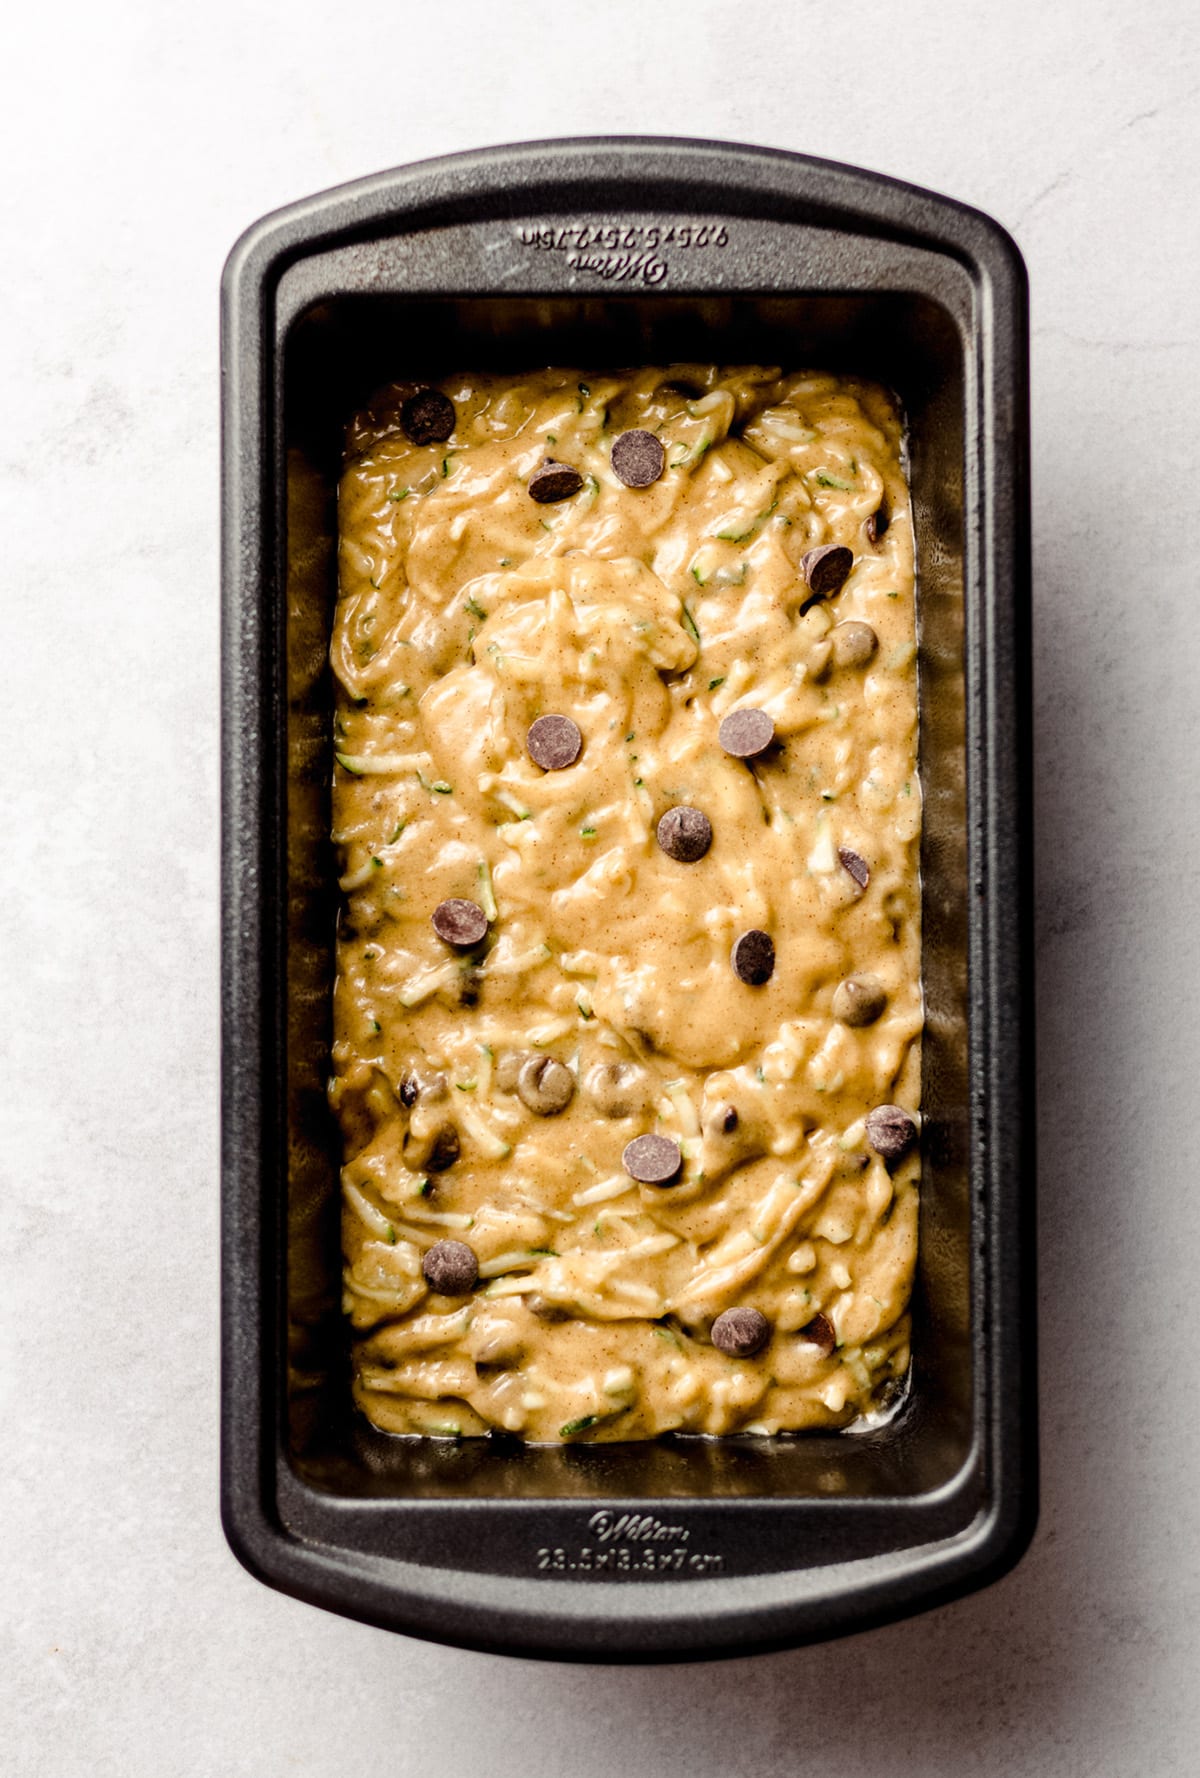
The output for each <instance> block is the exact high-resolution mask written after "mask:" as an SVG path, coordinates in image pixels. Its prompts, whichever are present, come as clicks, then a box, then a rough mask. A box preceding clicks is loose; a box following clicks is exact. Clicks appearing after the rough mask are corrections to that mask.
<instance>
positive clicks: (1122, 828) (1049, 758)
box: [0, 0, 1200, 1778]
mask: <svg viewBox="0 0 1200 1778" xmlns="http://www.w3.org/2000/svg"><path fill="white" fill-rule="evenodd" d="M14 18H15V20H16V21H17V22H14ZM1198 108H1200V15H1198V14H1197V11H1196V9H1195V6H1194V4H1193V3H1192V0H1159V4H1158V5H1156V6H1155V7H1154V8H1152V9H1151V8H1149V7H1146V6H1140V5H1136V6H1135V5H1132V4H1124V5H1122V4H1116V3H1114V0H1107V3H1103V0H1093V3H1091V4H1088V3H1086V0H1057V3H1051V0H1019V3H1017V4H1014V3H1013V0H1006V3H1003V4H998V5H988V6H984V5H980V4H972V3H971V0H960V3H959V4H953V3H951V0H944V3H943V4H940V5H930V4H919V3H918V4H909V5H907V6H901V5H900V4H898V3H897V0H856V3H855V4H852V5H845V4H842V5H839V4H838V3H837V0H795V3H791V4H789V3H788V0H774V3H773V4H772V5H764V4H761V3H760V0H688V3H686V4H680V3H677V0H607V4H588V5H583V4H572V0H534V3H527V4H520V0H513V3H512V4H510V5H505V4H503V0H443V3H442V4H439V5H414V4H412V3H411V0H389V3H386V4H378V3H376V4H363V3H362V0H360V3H359V4H356V5H352V6H348V5H337V4H334V0H323V3H322V4H319V5H318V4H315V3H314V0H291V4H289V5H286V6H285V5H279V6H276V7H269V6H266V5H263V4H260V3H258V0H206V4H204V5H197V6H191V7H187V8H184V7H173V6H167V5H161V4H153V3H152V0H141V3H140V4H131V3H128V0H127V3H126V4H116V5H108V6H105V5H102V4H95V3H93V4H91V5H87V6H85V5H82V4H78V3H77V4H67V5H63V4H58V5H55V4H53V3H48V4H47V3H44V4H42V5H40V6H31V7H23V8H22V9H21V10H20V12H19V14H15V15H14V14H10V15H9V22H8V24H7V25H6V26H4V27H3V35H2V40H0V143H2V144H3V150H4V153H3V169H4V176H3V182H2V185H0V218H2V221H0V303H2V305H3V325H2V326H0V359H2V365H0V368H2V383H0V387H2V399H3V405H2V408H0V412H2V414H3V425H2V444H0V499H2V501H3V518H4V522H3V533H2V540H0V576H2V584H3V588H4V607H3V627H2V630H0V638H2V640H0V672H2V674H3V683H4V693H3V719H4V727H3V732H4V736H5V743H4V745H3V747H2V748H0V808H2V810H3V818H4V838H3V844H2V846H0V884H2V889H0V909H2V913H0V934H2V937H0V946H2V954H0V1046H2V1048H3V1059H2V1063H0V1083H2V1084H0V1109H2V1116H3V1129H2V1138H0V1182H2V1198H0V1264H2V1268H3V1270H2V1275H0V1325H2V1329H3V1334H2V1345H0V1362H2V1368H0V1390H2V1398H3V1421H2V1424H3V1427H4V1437H3V1458H2V1459H0V1564H2V1572H0V1583H2V1584H0V1631H2V1636H3V1640H2V1643H0V1772H3V1773H4V1774H5V1775H7V1774H8V1773H14V1774H22V1775H24V1774H36V1775H37V1778H74V1775H76V1774H79V1775H81V1778H82V1775H83V1774H87V1778H108V1775H110V1774H112V1775H114V1778H143V1775H145V1778H192V1775H196V1778H240V1775H241V1774H246V1775H247V1778H250V1775H253V1778H276V1775H277V1774H302V1775H303V1778H335V1775H336V1778H344V1775H345V1774H348V1773H375V1772H386V1773H388V1774H395V1775H397V1778H408V1775H410V1774H411V1775H416V1774H422V1775H424V1774H426V1773H427V1772H429V1771H432V1770H436V1771H437V1772H439V1773H444V1774H448V1775H449V1778H459V1775H460V1774H462V1775H464V1778H465V1775H467V1774H473V1773H476V1772H478V1773H481V1774H486V1775H487V1778H507V1775H509V1774H512V1775H514V1778H542V1775H543V1774H554V1775H555V1778H558V1775H559V1774H563V1773H568V1774H570V1778H611V1775H612V1774H614V1773H619V1774H621V1775H622V1778H675V1775H676V1774H678V1775H679V1778H684V1775H686V1778H708V1775H709V1774H714V1775H716V1774H720V1775H721V1778H727V1775H730V1774H735V1775H741V1774H746V1775H747V1778H750V1775H753V1778H777V1775H778V1778H783V1775H784V1774H786V1775H787V1778H794V1775H797V1774H804V1775H807V1774H813V1775H814V1778H858V1775H859V1774H864V1775H866V1774H874V1773H879V1772H886V1773H887V1774H889V1778H942V1775H943V1774H945V1775H946V1778H949V1775H951V1774H953V1775H954V1778H1001V1775H1003V1778H1023V1775H1025V1774H1030V1775H1031V1778H1126V1775H1127V1774H1136V1775H1137V1778H1167V1775H1168V1774H1175V1773H1179V1774H1187V1775H1189V1778H1193V1775H1194V1774H1195V1773H1196V1772H1197V1770H1198V1769H1200V1752H1198V1751H1197V1749H1198V1746H1200V1696H1198V1693H1200V1687H1198V1686H1197V1672H1198V1663H1200V1463H1198V1461H1197V1460H1198V1457H1200V1435H1198V1432H1197V1427H1198V1425H1200V1411H1198V1408H1197V1401H1196V1389H1197V1380H1198V1367H1197V1363H1196V1331H1195V1330H1196V1308H1195V1303H1196V1278H1197V1266H1198V1264H1200V1180H1198V1178H1197V1163H1196V1148H1197V1134H1198V1131H1200V1119H1198V1118H1197V1116H1196V1115H1195V1113H1194V1111H1193V1101H1194V1099H1195V1097H1196V1093H1197V1077H1198V1075H1200V1014H1198V1011H1197V988H1198V986H1200V982H1198V976H1200V970H1198V966H1197V952H1198V950H1200V946H1198V944H1197V936H1196V935H1197V916H1198V914H1200V892H1198V888H1197V880H1198V873H1197V867H1198V864H1200V764H1198V761H1197V728H1198V723H1197V712H1198V700H1197V692H1196V687H1197V681H1198V677H1200V613H1198V606H1200V586H1198V585H1197V571H1196V564H1197V554H1198V539H1200V510H1198V508H1200V447H1198V445H1197V430H1198V429H1197V423H1196V422H1197V412H1198V401H1197V397H1198V396H1200V380H1198V372H1200V363H1198V360H1200V342H1198V326H1197V318H1198V314H1200V303H1198V297H1197V278H1198V275H1200V231H1198V227H1197V220H1196V218H1197V204H1198V200H1200V129H1198V116H1200V110H1198ZM620 131H631V132H638V133H645V132H662V133H674V134H680V135H687V134H692V135H707V136H715V137H728V138H732V139H742V140H746V141H752V142H754V141H756V142H762V143H767V144H772V145H778V146H782V147H787V148H795V149H802V150H805V151H808V152H811V153H815V154H819V155H827V156H830V157H832V158H834V159H840V160H846V161H850V162H856V163H859V164H861V165H864V166H867V167H873V168H877V169H880V170H882V171H884V172H887V173H892V174H895V175H898V176H900V177H902V178H905V179H909V180H912V181H915V182H917V183H919V184H923V185H928V186H930V187H933V188H934V189H936V190H940V191H945V192H948V193H950V194H952V195H954V196H956V197H959V198H963V199H965V200H967V201H968V202H970V203H973V204H976V205H978V206H980V207H981V208H983V209H985V210H988V211H991V212H992V213H993V214H994V215H995V216H997V217H998V218H999V219H1000V220H1001V221H1002V222H1004V223H1005V224H1007V226H1008V227H1009V228H1010V229H1012V230H1013V231H1014V233H1015V234H1016V237H1017V239H1018V241H1019V243H1020V245H1021V247H1022V248H1023V250H1024V252H1025V254H1026V256H1027V259H1028V262H1029V269H1030V275H1031V281H1032V290H1033V378H1034V383H1033V388H1034V475H1035V496H1034V540H1035V576H1036V609H1037V624H1036V647H1037V710H1036V724H1037V750H1038V755H1037V756H1038V772H1037V779H1038V805H1037V831H1038V845H1039V849H1040V859H1039V866H1038V892H1039V943H1038V968H1039V982H1040V1041H1041V1062H1040V1072H1041V1081H1042V1099H1041V1136H1042V1169H1041V1193H1042V1207H1043V1209H1042V1333H1043V1350H1044V1362H1043V1436H1044V1447H1045V1478H1044V1507H1043V1517H1042V1528H1041V1531H1040V1533H1039V1535H1038V1538H1037V1541H1036V1543H1035V1545H1034V1547H1033V1549H1032V1551H1031V1553H1030V1555H1029V1556H1028V1557H1027V1558H1026V1560H1025V1562H1024V1563H1023V1564H1022V1566H1021V1567H1020V1568H1019V1569H1018V1570H1017V1572H1016V1573H1015V1574H1014V1575H1012V1576H1011V1577H1009V1578H1008V1579H1006V1580H1005V1581H1003V1582H1002V1583H1000V1584H999V1585H998V1586H996V1587H994V1588H993V1589H991V1590H990V1591H988V1592H985V1593H982V1594H980V1595H978V1596H976V1597H974V1598H972V1599H969V1600H966V1601H964V1602H962V1603H960V1604H957V1605H954V1606H951V1607H948V1608H946V1609H944V1610H942V1611H939V1612H936V1613H933V1614H931V1615H929V1616H926V1617H924V1618H921V1619H918V1620H914V1621H911V1622H908V1623H904V1624H900V1625H897V1626H894V1627H892V1628H889V1629H885V1630H881V1631H877V1632H874V1633H872V1634H869V1635H865V1636H860V1637H856V1638H853V1639H851V1640H849V1641H846V1642H842V1643H838V1644H834V1645H832V1646H830V1647H826V1648H814V1649H809V1650H806V1651H800V1652H797V1653H791V1654H782V1655H775V1656H770V1657H759V1658H756V1659H753V1660H745V1661H740V1662H732V1663H726V1664H723V1665H712V1666H704V1667H690V1668H689V1667H675V1668H668V1669H646V1670H633V1671H616V1670H612V1669H600V1668H592V1669H579V1668H573V1669H572V1668H557V1667H553V1666H543V1665H538V1664H534V1663H526V1662H513V1661H505V1660H502V1659H499V1658H491V1657H484V1656H480V1655H475V1654H464V1653H457V1652H454V1651H450V1650H446V1649H440V1648H435V1647H432V1646H428V1645H424V1644H421V1643H417V1642H408V1641H405V1640H404V1639H402V1638H399V1637H396V1636H391V1635H387V1634H385V1633H383V1632H380V1631H375V1630H371V1629H367V1628H364V1627H362V1626H360V1625H357V1624H353V1623H348V1622H343V1621H340V1620H338V1619H336V1618H333V1617H329V1616H326V1615H324V1614H322V1613H320V1612H318V1611H315V1610H312V1609H310V1608H308V1607H306V1606H303V1605H299V1604H295V1603H293V1602H292V1601H291V1600H288V1599H285V1598H283V1597H281V1596H277V1595H274V1594H272V1593H270V1592H268V1591H267V1590H266V1589H265V1588H263V1587H262V1586H260V1585H258V1584H257V1583H256V1582H254V1581H252V1580H251V1579H250V1578H249V1577H248V1576H247V1575H246V1574H244V1573H243V1572H242V1571H241V1570H240V1569H239V1568H238V1567H237V1565H236V1563H235V1562H234V1560H233V1557H232V1556H231V1555H230V1554H229V1553H228V1551H227V1549H226V1547H225V1544H224V1542H223V1540H222V1536H221V1532H220V1529H219V1526H218V1521H217V1509H216V1354H217V1342H216V1287H217V1263H216V1238H217V964H218V957H217V818H216V811H217V280H218V276H219V272H220V267H221V263H222V260H223V258H224V256H225V253H226V251H227V250H228V248H229V246H230V245H231V244H232V242H233V240H234V238H235V236H236V235H237V234H238V233H239V232H240V230H241V229H242V228H243V227H244V226H245V225H246V224H247V223H249V222H250V221H251V220H253V218H255V217H256V216H258V215H260V214H261V213H262V212H264V211H265V210H268V209H270V208H273V207H274V206H276V205H278V204H281V203H284V202H287V201H288V200H290V199H292V198H296V197H299V196H302V195H304V194H306V193H308V192H310V191H314V190H317V189H319V188H321V187H324V186H327V185H331V184H334V183H336V182H338V181H341V180H345V179H349V178H352V177H355V176H357V175H359V174H362V173H367V172H373V171H375V170H377V169H379V168H381V167H386V166H389V165H393V164H395V163H398V162H402V161H407V160H412V159H417V158H420V157H422V156H425V155H431V154H437V153H441V152H445V151H450V150H454V149H458V148H464V147H473V146H477V145H480V144H486V143H489V142H500V141H506V140H519V139H527V138H531V137H537V136H551V135H559V134H562V135H572V134H574V135H581V134H587V133H589V132H620Z"/></svg>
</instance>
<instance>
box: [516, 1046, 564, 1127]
mask: <svg viewBox="0 0 1200 1778" xmlns="http://www.w3.org/2000/svg"><path fill="white" fill-rule="evenodd" d="M574 1094H575V1076H574V1075H573V1074H572V1073H571V1070H570V1069H569V1068H568V1067H567V1065H566V1063H565V1062H559V1061H557V1060H556V1059H555V1058H554V1057H553V1056H527V1057H526V1059H525V1061H524V1062H522V1064H521V1071H520V1073H519V1074H518V1075H517V1097H518V1099H519V1100H520V1101H521V1103H522V1105H524V1106H526V1107H527V1108H528V1109H529V1110H530V1111H532V1112H536V1114H537V1116H538V1117H553V1116H554V1115H555V1114H556V1113H557V1112H559V1111H565V1110H566V1109H567V1106H568V1105H569V1104H570V1103H571V1100H572V1098H573V1097H574Z"/></svg>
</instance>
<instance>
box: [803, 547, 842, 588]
mask: <svg viewBox="0 0 1200 1778" xmlns="http://www.w3.org/2000/svg"><path fill="white" fill-rule="evenodd" d="M853 566H854V556H853V554H852V553H851V551H850V550H848V549H846V547H845V546H844V545H843V544H840V543H823V544H822V545H821V547H820V549H810V550H808V551H807V552H806V554H804V555H803V556H801V558H800V572H801V574H803V576H804V584H805V585H806V586H807V587H808V589H809V591H810V592H811V593H812V594H813V596H814V598H817V599H832V597H833V595H834V594H835V593H838V592H840V591H841V589H842V588H843V587H844V586H845V584H846V577H847V575H848V574H849V573H850V570H851V568H853Z"/></svg>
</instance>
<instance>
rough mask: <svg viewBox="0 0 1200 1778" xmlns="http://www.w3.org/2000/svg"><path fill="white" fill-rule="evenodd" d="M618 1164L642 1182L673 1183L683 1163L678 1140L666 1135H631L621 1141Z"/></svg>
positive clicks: (645, 1183)
mask: <svg viewBox="0 0 1200 1778" xmlns="http://www.w3.org/2000/svg"><path fill="white" fill-rule="evenodd" d="M621 1165H622V1166H623V1167H624V1169H625V1171H626V1172H627V1173H628V1175H629V1177H630V1178H631V1179H637V1180H640V1181H641V1183H642V1184H643V1185H673V1184H674V1183H675V1181H676V1179H678V1177H679V1170H680V1168H681V1167H682V1166H683V1156H682V1155H681V1154H680V1152H679V1144H678V1142H672V1140H671V1138H670V1137H669V1136H635V1137H634V1139H633V1141H632V1142H627V1143H626V1144H625V1150H624V1153H623V1154H622V1156H621Z"/></svg>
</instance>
